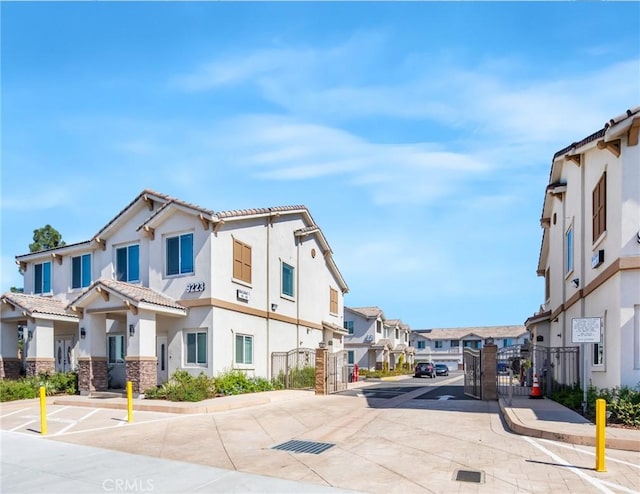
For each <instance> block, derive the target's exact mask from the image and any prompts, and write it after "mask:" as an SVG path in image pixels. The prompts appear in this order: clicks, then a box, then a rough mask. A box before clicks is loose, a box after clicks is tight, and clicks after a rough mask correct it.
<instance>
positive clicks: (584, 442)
mask: <svg viewBox="0 0 640 494" xmlns="http://www.w3.org/2000/svg"><path fill="white" fill-rule="evenodd" d="M498 401H499V405H500V413H501V414H502V417H503V418H504V420H505V422H506V423H507V425H508V426H509V429H511V431H512V432H515V433H516V434H520V435H521V436H529V437H537V438H539V439H549V440H551V441H560V442H563V443H569V444H577V445H580V446H594V447H595V445H596V437H595V425H594V426H593V429H594V431H593V436H585V435H579V434H570V433H563V432H553V431H549V430H543V429H536V428H533V427H529V426H526V425H524V424H523V423H522V422H520V421H519V420H518V419H517V418H515V417H512V414H511V413H510V409H507V408H508V407H507V406H505V404H504V400H503V399H502V398H501V399H500V400H498ZM605 447H606V448H610V449H617V450H623V451H634V452H640V441H636V440H633V439H624V438H620V437H606V432H605Z"/></svg>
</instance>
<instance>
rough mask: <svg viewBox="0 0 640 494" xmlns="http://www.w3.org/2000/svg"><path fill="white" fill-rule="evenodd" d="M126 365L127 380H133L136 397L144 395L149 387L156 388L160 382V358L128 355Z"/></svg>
mask: <svg viewBox="0 0 640 494" xmlns="http://www.w3.org/2000/svg"><path fill="white" fill-rule="evenodd" d="M125 365H126V370H127V381H131V387H132V388H133V394H134V395H135V396H136V397H140V396H141V395H144V392H145V391H146V390H147V389H149V388H155V387H156V384H157V383H158V358H157V357H135V356H131V357H130V356H126V357H125Z"/></svg>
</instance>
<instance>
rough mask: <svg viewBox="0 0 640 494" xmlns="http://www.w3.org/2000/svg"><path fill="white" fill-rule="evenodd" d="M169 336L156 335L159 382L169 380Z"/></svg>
mask: <svg viewBox="0 0 640 494" xmlns="http://www.w3.org/2000/svg"><path fill="white" fill-rule="evenodd" d="M167 355H168V351H167V337H166V336H158V337H156V356H157V357H158V384H162V383H165V382H167V381H168V380H169V362H168V359H167Z"/></svg>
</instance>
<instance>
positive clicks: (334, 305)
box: [329, 287, 338, 314]
mask: <svg viewBox="0 0 640 494" xmlns="http://www.w3.org/2000/svg"><path fill="white" fill-rule="evenodd" d="M329 312H331V314H337V313H338V290H336V289H334V288H331V287H329Z"/></svg>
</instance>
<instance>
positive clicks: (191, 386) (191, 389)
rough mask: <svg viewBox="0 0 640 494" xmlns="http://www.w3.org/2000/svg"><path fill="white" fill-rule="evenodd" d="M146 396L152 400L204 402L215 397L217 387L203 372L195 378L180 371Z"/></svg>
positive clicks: (147, 392)
mask: <svg viewBox="0 0 640 494" xmlns="http://www.w3.org/2000/svg"><path fill="white" fill-rule="evenodd" d="M144 394H145V397H146V398H148V399H152V400H153V399H156V400H158V399H164V400H169V401H202V400H206V399H208V398H213V397H214V396H215V385H214V381H213V379H211V378H210V377H207V376H206V375H205V374H204V373H203V372H201V373H200V374H199V375H198V376H197V377H194V376H192V375H191V374H189V373H188V372H187V371H184V370H179V371H176V372H175V373H174V374H173V375H172V376H171V379H169V381H167V382H166V383H164V384H163V385H162V386H160V387H156V388H151V389H147V390H145V392H144Z"/></svg>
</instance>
